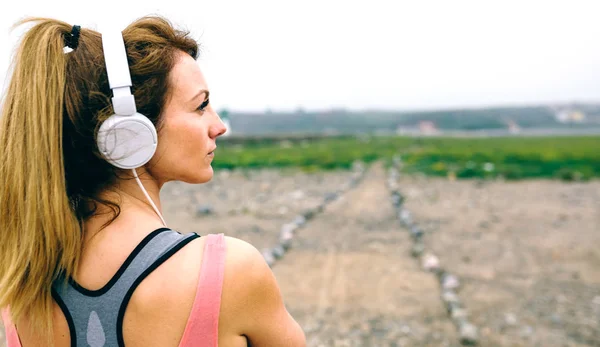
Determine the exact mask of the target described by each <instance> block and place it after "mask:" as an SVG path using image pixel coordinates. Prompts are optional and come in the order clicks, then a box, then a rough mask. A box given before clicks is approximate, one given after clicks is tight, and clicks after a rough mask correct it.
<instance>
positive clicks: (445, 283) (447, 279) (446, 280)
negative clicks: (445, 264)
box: [441, 273, 460, 290]
mask: <svg viewBox="0 0 600 347" xmlns="http://www.w3.org/2000/svg"><path fill="white" fill-rule="evenodd" d="M441 282H442V283H441V284H442V289H443V290H454V289H458V287H460V281H459V280H458V277H456V276H454V275H452V274H448V273H446V274H443V275H442V277H441Z"/></svg>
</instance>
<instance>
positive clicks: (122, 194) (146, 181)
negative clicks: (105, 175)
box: [84, 168, 164, 237]
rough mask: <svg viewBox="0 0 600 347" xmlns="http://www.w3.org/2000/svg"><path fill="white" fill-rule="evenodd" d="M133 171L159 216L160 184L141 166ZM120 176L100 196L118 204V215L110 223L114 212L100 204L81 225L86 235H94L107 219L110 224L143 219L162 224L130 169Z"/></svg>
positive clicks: (160, 210)
mask: <svg viewBox="0 0 600 347" xmlns="http://www.w3.org/2000/svg"><path fill="white" fill-rule="evenodd" d="M136 172H137V176H138V178H139V181H140V183H141V185H142V186H143V187H144V189H145V191H146V192H147V194H148V197H149V198H150V199H151V200H152V202H153V203H154V205H155V206H156V209H157V210H158V212H159V213H160V214H161V215H162V208H161V203H160V188H161V186H162V184H160V183H159V182H158V181H157V180H156V179H154V178H153V177H152V176H151V175H150V173H148V172H147V171H146V170H144V169H143V168H138V169H136ZM123 176H125V177H123V178H122V179H119V181H118V182H117V184H115V185H114V186H112V187H110V188H109V189H106V190H105V191H104V192H102V193H101V194H100V195H99V197H100V199H102V200H108V201H113V202H116V203H117V204H118V205H119V207H120V211H121V212H120V214H119V216H118V217H117V218H116V219H115V220H114V221H112V222H111V219H112V218H113V215H114V212H113V210H112V209H111V208H110V207H109V206H105V205H100V204H99V205H98V206H97V211H96V213H95V214H94V216H92V217H90V218H89V219H88V220H87V221H86V222H85V224H84V230H85V233H86V234H95V231H99V230H100V229H102V228H103V226H104V225H107V223H109V222H110V225H112V224H123V223H124V224H128V221H132V222H133V223H136V222H139V221H140V220H143V221H145V223H146V222H150V223H153V224H160V225H164V224H163V221H162V219H161V217H160V216H159V214H157V212H156V211H155V210H154V207H153V206H152V204H151V203H150V201H148V198H147V197H146V195H145V194H144V191H143V190H142V188H141V187H140V185H139V184H138V182H137V180H136V179H135V176H134V175H133V172H132V170H127V171H125V172H124V175H123ZM145 223H144V224H145ZM90 231H91V232H90ZM86 237H87V236H86Z"/></svg>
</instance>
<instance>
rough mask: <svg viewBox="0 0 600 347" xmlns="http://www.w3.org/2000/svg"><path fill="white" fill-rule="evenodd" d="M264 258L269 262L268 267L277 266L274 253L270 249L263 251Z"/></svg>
mask: <svg viewBox="0 0 600 347" xmlns="http://www.w3.org/2000/svg"><path fill="white" fill-rule="evenodd" d="M262 256H263V258H264V259H265V262H267V265H269V267H271V266H273V264H275V256H274V255H273V252H272V251H271V250H270V249H264V250H263V251H262Z"/></svg>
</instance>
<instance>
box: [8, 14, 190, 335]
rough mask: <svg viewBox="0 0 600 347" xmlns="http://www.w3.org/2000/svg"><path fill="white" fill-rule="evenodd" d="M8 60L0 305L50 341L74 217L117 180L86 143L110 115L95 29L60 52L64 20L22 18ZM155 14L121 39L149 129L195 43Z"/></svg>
mask: <svg viewBox="0 0 600 347" xmlns="http://www.w3.org/2000/svg"><path fill="white" fill-rule="evenodd" d="M25 23H34V25H33V26H32V27H31V28H30V29H29V30H28V31H27V32H26V33H25V34H24V36H23V38H22V40H21V43H20V45H19V47H18V50H17V52H16V55H15V57H14V60H13V66H12V67H13V74H12V77H11V79H10V83H9V86H8V88H7V92H6V96H5V98H4V100H3V106H2V112H1V116H0V117H1V118H0V175H1V177H2V184H0V307H10V313H11V319H12V320H13V322H17V321H19V320H20V319H21V318H23V317H24V316H27V318H28V320H29V321H30V322H31V324H32V327H33V328H35V329H36V331H39V332H40V334H42V335H43V336H47V337H48V340H49V341H51V339H52V326H53V324H52V308H53V300H52V295H51V287H52V284H53V282H54V281H56V280H57V278H59V276H61V275H65V278H68V277H71V276H73V275H74V274H76V273H77V266H78V264H79V260H80V255H81V249H82V243H83V232H82V223H83V222H84V221H85V220H86V219H87V218H89V217H90V216H92V215H94V213H95V212H96V209H97V204H104V205H108V206H109V207H112V208H113V212H114V215H113V219H112V220H114V219H115V218H116V217H117V216H118V214H119V212H120V208H119V205H118V203H117V202H114V201H105V200H102V199H100V198H99V193H100V192H101V191H103V190H106V189H109V188H110V186H111V185H112V184H114V183H115V181H116V179H117V178H118V173H119V171H118V170H116V169H115V168H114V167H112V166H110V164H108V163H107V162H106V161H104V159H103V158H102V156H101V155H100V153H99V152H98V149H97V147H96V142H95V136H96V132H97V128H98V126H99V124H100V123H101V121H102V120H104V119H106V118H107V117H108V116H109V115H110V114H111V113H112V108H111V105H110V96H111V95H110V94H111V93H110V88H109V86H108V81H107V77H106V70H105V67H104V58H103V54H102V43H101V35H100V34H99V33H97V32H95V31H93V30H89V29H81V34H80V38H79V46H78V47H77V48H76V49H75V50H73V51H72V52H70V53H67V54H65V52H64V47H65V41H64V40H65V37H66V36H67V35H69V34H70V32H71V28H72V26H71V25H69V24H67V23H65V22H62V21H59V20H55V19H49V18H28V19H25V20H22V21H20V22H18V23H17V24H16V25H15V26H18V25H22V24H25ZM188 34H189V33H188V32H184V31H179V30H175V29H174V28H173V27H172V25H171V24H170V23H169V22H168V21H167V20H165V19H163V18H160V17H143V18H140V19H138V20H137V21H135V22H133V23H132V24H131V25H130V26H128V27H127V28H126V29H125V30H123V37H124V40H125V43H126V50H127V55H128V60H129V64H130V71H131V76H132V81H133V88H132V91H133V93H134V95H135V97H136V102H137V107H138V110H139V111H140V112H142V113H143V114H145V115H146V116H148V117H149V118H150V119H151V121H152V122H153V123H154V124H155V125H157V127H158V129H159V134H160V123H161V122H160V114H161V111H162V109H163V107H164V104H165V102H166V99H167V97H168V94H169V93H168V92H169V88H168V78H167V76H168V74H169V72H170V70H171V69H172V67H173V66H174V64H175V59H176V55H175V54H174V52H175V51H176V50H181V51H184V52H186V53H188V54H190V55H192V56H193V57H194V58H196V57H197V54H198V45H197V43H196V41H194V40H192V39H190V38H189V37H188V36H187V35H188Z"/></svg>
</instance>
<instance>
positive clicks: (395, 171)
mask: <svg viewBox="0 0 600 347" xmlns="http://www.w3.org/2000/svg"><path fill="white" fill-rule="evenodd" d="M401 169H402V159H401V157H400V156H395V157H394V158H392V165H391V166H390V169H389V175H388V180H387V187H388V189H389V191H390V195H391V201H392V205H393V206H394V208H395V210H396V213H397V216H398V219H399V220H400V224H401V225H402V227H404V228H405V229H406V230H408V232H409V233H410V236H411V239H412V241H413V243H412V247H411V255H412V256H413V257H414V258H416V259H418V260H419V261H420V264H421V267H422V269H423V270H425V271H428V272H431V273H433V274H435V275H436V276H437V278H438V281H439V284H440V288H441V299H442V301H443V302H444V304H445V306H446V309H447V311H448V316H449V317H450V319H452V321H453V323H454V325H455V327H456V328H457V330H458V333H459V336H460V342H461V344H463V345H477V344H478V340H479V338H478V329H477V327H476V326H475V325H474V324H473V323H471V322H470V321H469V317H468V312H467V310H466V308H465V305H464V304H463V303H462V302H461V301H460V300H459V297H458V294H457V292H458V290H459V289H460V281H459V279H458V277H457V276H456V275H454V274H452V273H450V272H448V271H447V270H446V269H444V268H443V267H442V266H441V264H440V260H439V258H438V257H437V256H436V255H435V254H434V253H433V252H432V251H431V250H428V249H427V248H426V247H425V243H424V242H423V237H424V232H423V229H421V228H420V227H419V225H418V224H417V223H416V222H415V221H414V220H413V218H412V215H411V213H410V211H409V210H408V209H407V208H406V206H405V205H404V201H405V196H404V195H403V194H402V193H401V192H400V189H399V184H398V178H399V177H400V171H401Z"/></svg>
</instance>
